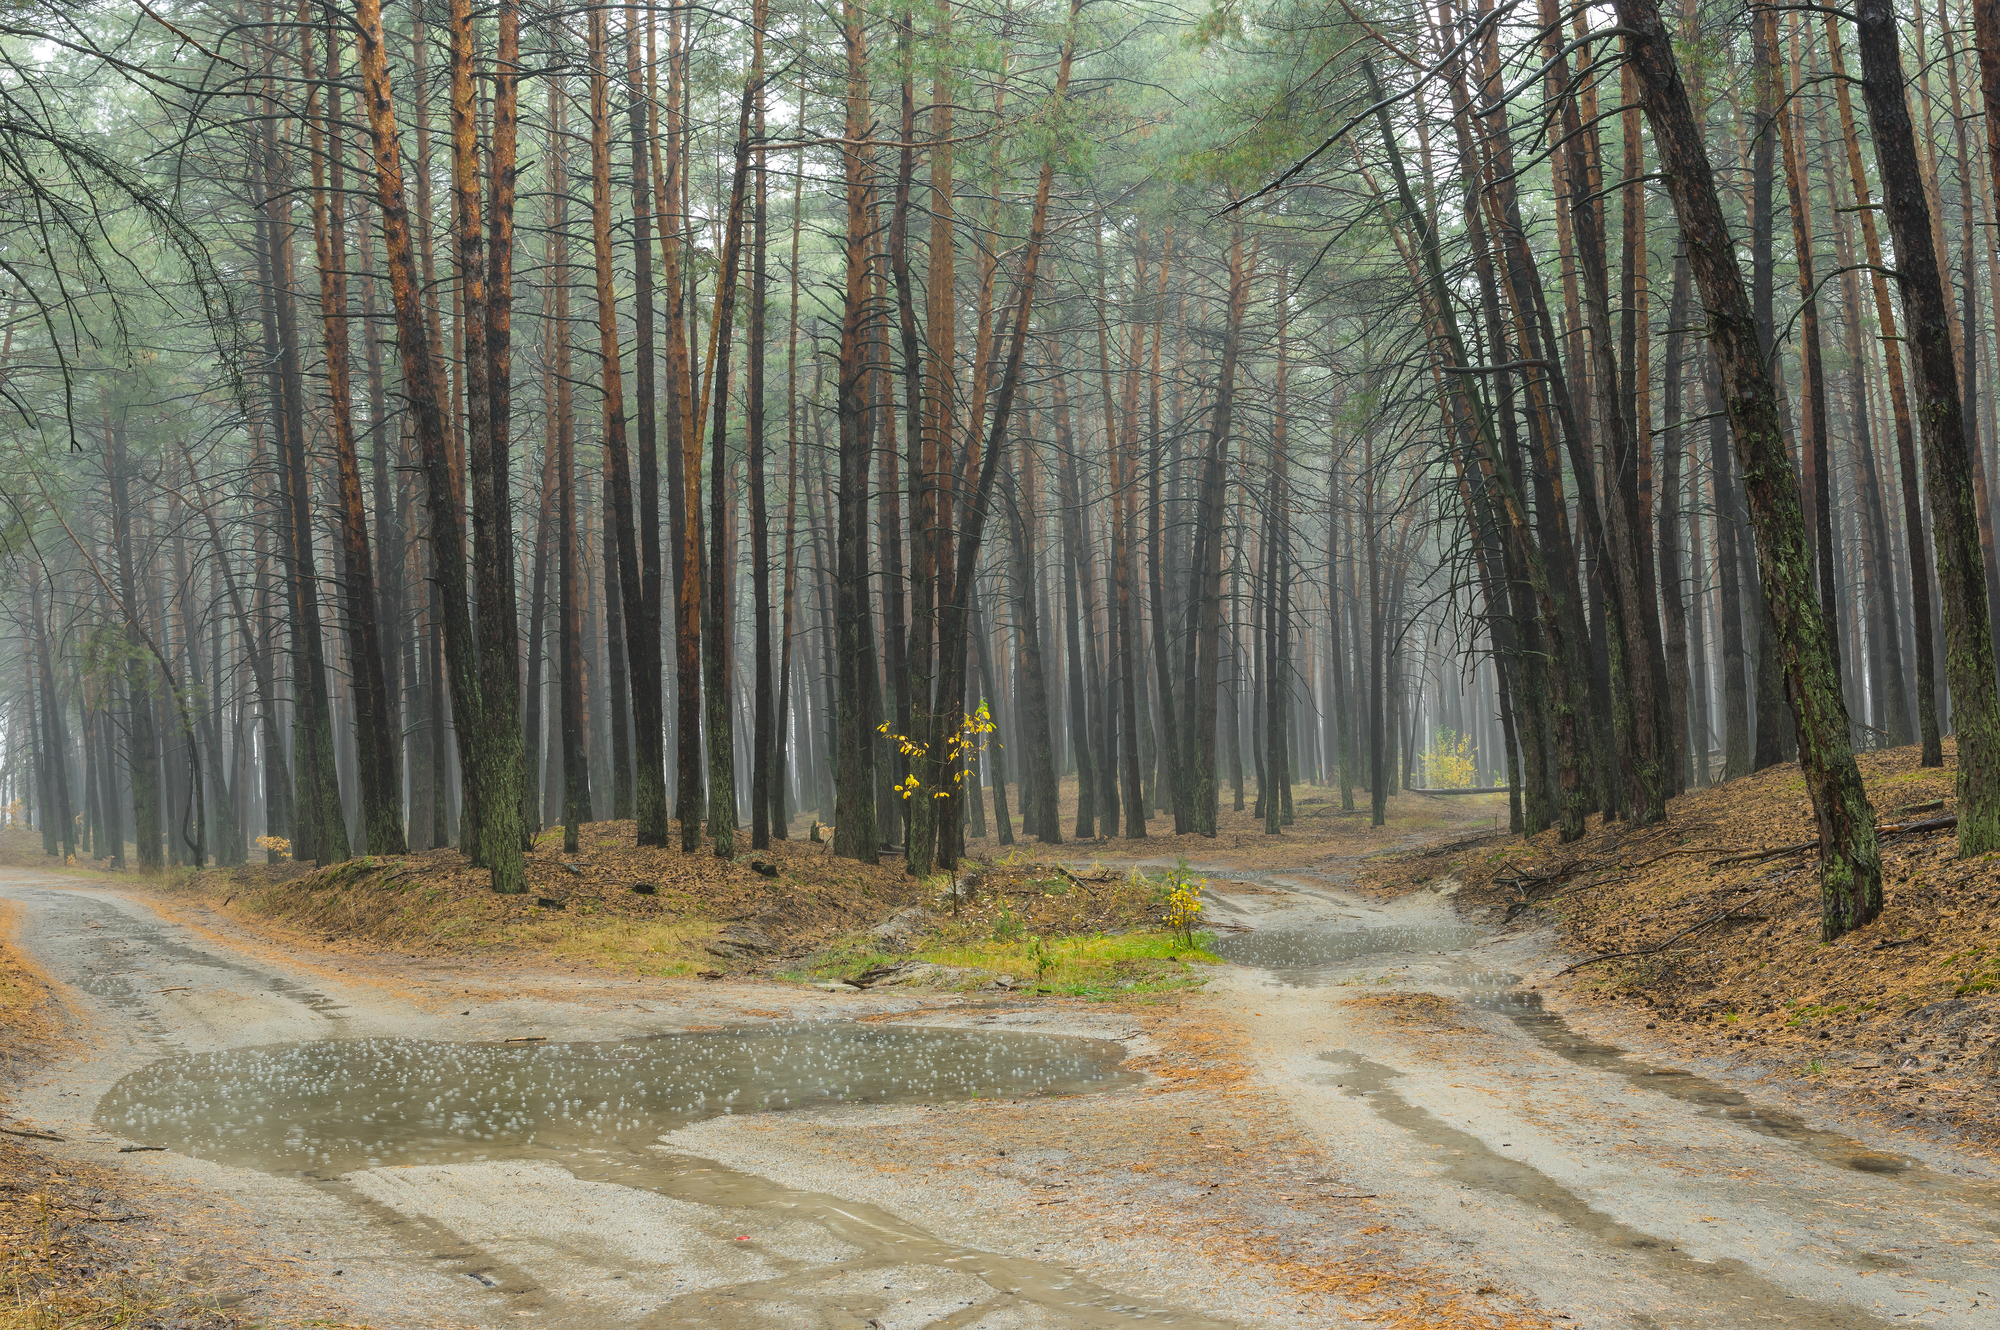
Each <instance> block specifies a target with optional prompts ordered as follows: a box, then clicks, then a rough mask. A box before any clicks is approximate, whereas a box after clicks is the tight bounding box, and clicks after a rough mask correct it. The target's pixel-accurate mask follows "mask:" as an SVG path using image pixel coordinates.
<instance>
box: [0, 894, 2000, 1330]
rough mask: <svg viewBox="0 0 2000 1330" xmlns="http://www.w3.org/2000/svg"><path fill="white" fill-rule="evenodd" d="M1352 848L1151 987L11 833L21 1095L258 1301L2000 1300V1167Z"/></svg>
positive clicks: (1956, 1308) (1024, 1310)
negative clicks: (219, 874)
mask: <svg viewBox="0 0 2000 1330" xmlns="http://www.w3.org/2000/svg"><path fill="white" fill-rule="evenodd" d="M1351 867H1352V864H1351V862H1348V861H1341V860H1331V861H1326V862H1323V863H1320V864H1318V865H1316V866H1314V867H1312V868H1310V869H1291V870H1287V871H1283V872H1274V873H1269V874H1260V873H1257V872H1255V871H1251V870H1246V869H1242V868H1234V867H1233V868H1230V869H1228V870H1226V872H1227V877H1228V880H1224V879H1223V877H1222V876H1221V875H1217V876H1214V877H1212V878H1211V882H1210V887H1209V892H1208V899H1209V903H1210V917H1211V919H1213V920H1215V921H1217V922H1218V923H1220V924H1223V925H1225V927H1224V928H1223V929H1222V932H1223V934H1224V940H1223V942H1222V943H1221V944H1220V949H1221V950H1223V951H1224V952H1226V953H1227V954H1228V955H1229V956H1230V958H1231V959H1232V960H1234V961H1236V962H1237V964H1235V965H1233V966H1230V967H1228V968H1226V969H1224V970H1223V971H1221V973H1220V975H1219V977H1218V978H1216V979H1215V980H1213V981H1212V982H1210V983H1209V984H1208V986H1207V989H1206V991H1205V992H1204V993H1202V994H1201V995H1199V996H1196V997H1192V998H1189V999H1187V1000H1186V1001H1184V1002H1182V1003H1180V1004H1179V1005H1177V1006H1165V1005H1163V1006H1158V1007H1140V1006H1128V1007H1120V1006H1116V1005H1111V1004H1090V1003H1082V1002H1075V1001H1067V1000H1053V999H1023V998H1017V997H1012V996H1007V995H997V996H988V995H979V994H974V995H964V996H961V995H941V994H925V993H918V992H908V991H898V992H893V993H880V992H869V993H851V994H829V993H823V992H818V991H814V990H809V989H803V988H800V987H798V986H794V985H781V984H771V983H761V984H751V983H742V984H732V983H709V984H703V983H695V982H684V981H666V980H659V979H646V980H630V979H627V980H612V979H607V978H605V977H603V976H601V975H595V974H591V973H587V972H583V971H576V972H569V971H563V970H557V969H547V968H542V969H527V968H516V967H508V966H504V965H495V964H491V963H488V962H485V961H480V960H467V959H454V960H437V959H423V960H418V959H413V958H408V957H400V956H392V955H377V956H362V955H348V954H342V955H338V956H335V955H331V954H326V953H320V952H316V951H312V950H310V949H306V948H303V947H300V946H296V945H291V944H287V943H285V942H284V941H282V940H279V939H275V938H273V937H267V936H257V935H252V934H250V933H248V932H246V931H244V930H243V929H242V928H241V927H240V926H238V925H237V924H235V923H233V922H231V921H228V920H226V919H223V918H221V917H219V916H216V915H213V914H211V913H208V912H207V911H205V910H203V909H201V908H198V907H190V906H185V905H173V904H163V903H161V902H159V901H158V900H156V899H154V898H152V897H149V896H148V895H146V894H145V893H143V892H140V891H136V890H128V889H123V888H119V887H113V886H97V885H92V884H89V883H86V882H82V881H79V880H78V879H75V878H71V877H57V876H50V875H37V874H35V873H32V872H27V871H22V870H0V896H4V897H6V898H7V899H10V900H12V901H14V902H17V903H18V905H19V907H20V908H19V909H18V911H17V918H18V936H17V939H16V941H17V943H18V945H20V946H21V947H22V948H23V949H24V950H26V951H27V952H28V953H29V954H30V955H32V956H33V957H34V958H35V960H36V961H37V962H38V963H39V964H40V965H41V966H42V967H43V968H44V969H45V971H46V972H47V973H48V974H49V975H50V976H52V977H53V978H54V979H55V980H56V981H57V982H58V984H59V986H60V987H61V988H62V989H63V991H64V995H65V997H66V999H67V1000H68V1005H69V1008H70V1011H71V1022H72V1033H73V1034H75V1035H77V1036H79V1039H78V1041H77V1044H76V1046H75V1048H74V1051H73V1052H71V1053H69V1054H67V1055H65V1056H63V1057H61V1058H60V1059H58V1060H56V1061H55V1062H52V1063H50V1064H49V1065H47V1066H45V1067H44V1068H43V1069H41V1070H40V1071H38V1072H36V1073H35V1074H34V1075H32V1076H31V1077H30V1079H29V1081H28V1083H27V1084H25V1085H24V1086H23V1087H22V1088H21V1089H20V1091H19V1092H18V1093H17V1094H16V1096H15V1097H14V1100H13V1102H12V1103H11V1104H10V1105H9V1106H8V1116H9V1119H10V1125H15V1126H22V1127H30V1128H33V1129H36V1130H42V1131H46V1132H49V1133H52V1134H56V1135H61V1136H64V1137H66V1138H67V1140H66V1141H64V1142H62V1143H59V1144H50V1145H48V1146H47V1147H46V1149H47V1150H49V1151H50V1152H52V1154H53V1155H55V1156H56V1157H57V1158H58V1159H62V1158H73V1159H75V1160H76V1161H77V1162H78V1163H79V1164H85V1163H87V1164H89V1165H91V1166H95V1167H110V1168H115V1169H116V1170H118V1172H119V1175H120V1176H121V1177H123V1178H125V1179H127V1180H129V1182H130V1184H131V1187H132V1189H134V1191H135V1192H136V1193H138V1194H142V1195H145V1196H147V1197H148V1198H149V1208H151V1209H153V1210H156V1211H162V1212H171V1213H173V1214H175V1215H176V1216H178V1218H179V1220H180V1227H179V1228H178V1229H177V1230H173V1231H164V1232H163V1233H162V1235H161V1238H160V1250H161V1256H162V1259H163V1260H165V1261H168V1262H171V1261H172V1260H174V1259H175V1258H176V1253H177V1252H178V1251H180V1250H182V1249H186V1250H188V1251H190V1252H191V1251H192V1250H193V1248H194V1246H196V1245H197V1238H198V1237H201V1236H202V1235H203V1230H204V1228H208V1229H215V1228H219V1227H223V1226H228V1227H231V1228H232V1230H233V1233H234V1236H233V1239H232V1240H233V1241H234V1242H235V1244H236V1246H235V1250H236V1251H237V1252H238V1254H239V1256H240V1258H241V1260H240V1263H239V1264H238V1265H236V1266H233V1267H231V1270H232V1272H233V1273H231V1274H230V1276H229V1279H228V1280H225V1281H224V1282H232V1281H233V1284H232V1287H230V1288H226V1289H224V1288H218V1290H217V1292H218V1295H219V1298H218V1300H224V1299H225V1298H226V1300H229V1301H231V1302H232V1303H233V1307H232V1314H234V1315H237V1316H239V1317H240V1318H243V1319H247V1320H251V1321H252V1322H253V1323H254V1320H255V1318H258V1317H264V1316H269V1317H272V1318H273V1320H274V1322H275V1323H279V1324H283V1323H285V1322H286V1321H287V1320H294V1321H296V1320H297V1319H298V1318H303V1317H309V1316H315V1315H316V1316H324V1317H334V1318H342V1319H348V1320H352V1321H357V1322H366V1323H368V1324H372V1325H377V1326H384V1327H386V1326H402V1325H426V1326H427V1325H480V1326H497V1325H522V1324H528V1325H546V1326H551V1327H584V1326H590V1327H623V1326H631V1327H654V1326H719V1327H731V1328H734V1327H746V1328H747V1327H767V1326H768V1327H778V1326H827V1327H848V1326H852V1327H866V1326H870V1325H874V1326H880V1327H920V1326H939V1327H944V1326H967V1327H971V1326H980V1327H993V1328H994V1330H1000V1328H1001V1327H1042V1326H1047V1327H1098V1326H1126V1325H1172V1326H1202V1327H1206V1326H1276V1325H1285V1326H1299V1325H1326V1324H1343V1323H1346V1322H1347V1321H1348V1320H1349V1319H1350V1318H1352V1319H1357V1320H1364V1321H1369V1322H1372V1323H1374V1324H1381V1325H1412V1326H1414V1325H1438V1326H1481V1325H1485V1326H1494V1327H1506V1326H1533V1325H1555V1324H1565V1325H1594V1326H1646V1327H1718V1328H1720V1327H1743V1326H1760V1325H1770V1326H1788V1327H1789V1326H1815V1327H1870V1326H1876V1325H1889V1324H1892V1323H1896V1322H1899V1321H1900V1322H1905V1323H1907V1322H1909V1321H1912V1320H1916V1319H1917V1318H1922V1323H1924V1324H1928V1325H1938V1326H1965V1327H1973V1326H1981V1327H1983V1326H1990V1325H1993V1324H1995V1323H2000V1311H1995V1310H1994V1304H1995V1301H1996V1298H1995V1295H1996V1294H2000V1288H1996V1287H1995V1285H1996V1282H2000V1280H1997V1279H1996V1276H2000V1271H1996V1270H1995V1268H1994V1264H1995V1261H1994V1255H1993V1253H1994V1252H1995V1251H1996V1243H1995V1239H1996V1237H2000V1185H1996V1183H1995V1181H1994V1178H1995V1170H1994V1169H1993V1168H1992V1167H1991V1165H1990V1164H1989V1163H1987V1162H1986V1161H1984V1160H1982V1159H1980V1158H1977V1157H1975V1156H1973V1155H1971V1154H1969V1153H1966V1152H1961V1151H1956V1150H1954V1149H1952V1148H1951V1147H1949V1146H1947V1145H1944V1144H1941V1143H1937V1142H1931V1141H1926V1140H1924V1139H1921V1138H1918V1137H1915V1136H1899V1137H1894V1138H1890V1137H1886V1136H1884V1135H1882V1134H1881V1132H1880V1131H1879V1129H1876V1128H1874V1127H1872V1126H1868V1125H1866V1124H1863V1123H1861V1122H1859V1121H1846V1120H1838V1119H1826V1118H1812V1119H1811V1120H1808V1119H1807V1118H1806V1117H1803V1116H1793V1115H1789V1114H1788V1113H1787V1112H1785V1111H1784V1110H1785V1108H1786V1107H1787V1106H1786V1105H1784V1104H1783V1103H1781V1102H1778V1101H1777V1099H1775V1098H1774V1097H1773V1096H1772V1095H1770V1094H1769V1093H1766V1092H1764V1091H1762V1090H1760V1089H1759V1088H1757V1087H1748V1088H1746V1087H1744V1086H1741V1085H1736V1084H1726V1083H1722V1082H1720V1081H1718V1080H1705V1079H1703V1078H1702V1077H1700V1076H1697V1075H1694V1074H1691V1073H1689V1072H1686V1071H1683V1070H1680V1069H1676V1068H1670V1067H1664V1066H1656V1065H1652V1064H1649V1063H1648V1062H1647V1061H1646V1059H1645V1057H1644V1056H1643V1055H1642V1054H1641V1053H1640V1052H1628V1051H1624V1050H1621V1049H1619V1048H1617V1047H1615V1046H1613V1045H1612V1044H1610V1043H1608V1042H1604V1041H1601V1040H1598V1039H1593V1038H1592V1037H1590V1035H1589V1033H1588V1030H1587V1029H1581V1028H1579V1029H1572V1028H1571V1026H1570V1024H1569V1023H1568V1019H1574V1020H1576V1021H1577V1023H1578V1026H1579V1027H1584V1026H1587V1024H1588V1022H1587V1021H1586V1020H1585V1019H1584V1018H1582V1017H1581V1016H1579V1015H1577V1014H1575V1013H1563V1012H1558V1011H1554V1010H1545V1009H1544V1008H1543V1007H1542V1006H1541V1004H1540V1001H1539V997H1540V994H1539V993H1537V992H1536V991H1535V990H1536V987H1537V983H1538V976H1541V975H1545V974H1548V973H1550V972H1552V971H1553V970H1554V969H1556V968H1559V967H1560V964H1561V961H1560V960H1559V959H1558V958H1556V957H1555V955H1554V954H1553V953H1552V952H1551V951H1550V949H1549V948H1550V943H1549V939H1548V938H1547V937H1545V936H1542V935H1537V934H1532V933H1520V932H1501V931H1499V930H1498V929H1497V928H1496V927H1495V926H1493V925H1490V924H1487V923H1484V922H1481V921H1477V920H1468V919H1466V918H1463V917H1461V916H1460V914H1459V912H1457V911H1456V910H1455V909H1454V906H1453V901H1452V899H1451V897H1450V895H1449V891H1448V889H1447V891H1446V892H1424V893H1419V894H1417V895H1414V896H1410V897H1406V898H1404V899H1402V900H1400V901H1396V902H1393V903H1390V904H1379V903H1372V902H1369V901H1366V900H1364V899H1363V898H1362V897H1360V896H1359V895H1357V894H1353V893H1349V892H1347V891H1345V890H1343V888H1342V882H1343V879H1344V876H1345V874H1346V873H1347V872H1348V871H1349V870H1350V869H1351ZM1228 925H1233V927H1229V926H1228ZM1566 1018H1568V1019H1566ZM509 1041H514V1042H509ZM704 1069H706V1070H704ZM468 1087H473V1088H472V1089H468ZM975 1096H976V1097H975ZM763 1110H782V1111H763ZM260 1117H261V1118H262V1119H263V1120H262V1121H258V1120H257V1119H259V1118H260ZM131 1145H153V1146H158V1145H165V1146H169V1147H171V1148H168V1149H164V1150H149V1151H144V1152H135V1153H120V1152H119V1151H120V1148H121V1147H125V1146H131ZM176 1233H178V1234H179V1236H176ZM207 1236H208V1237H209V1238H211V1239H212V1238H213V1236H214V1235H213V1233H212V1232H211V1233H208V1234H207ZM177 1244H178V1245H177ZM190 1259H192V1258H190Z"/></svg>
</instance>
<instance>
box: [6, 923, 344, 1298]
mask: <svg viewBox="0 0 2000 1330" xmlns="http://www.w3.org/2000/svg"><path fill="white" fill-rule="evenodd" d="M21 910H22V907H21V906H20V905H18V904H16V903H14V902H11V901H0V1114H4V1115H5V1116H6V1117H7V1118H9V1119H12V1118H13V1116H14V1115H13V1113H12V1112H11V1111H9V1109H10V1107H11V1106H9V1105H8V1104H7V1100H9V1099H11V1098H13V1097H14V1095H15V1093H16V1092H18V1091H19V1090H20V1089H21V1088H22V1086H23V1084H24V1083H26V1082H27V1081H28V1080H29V1079H30V1078H32V1077H35V1076H36V1075H38V1074H45V1073H46V1072H47V1070H48V1068H49V1067H50V1066H51V1065H53V1064H57V1063H59V1062H61V1061H63V1060H70V1059H74V1058H76V1057H77V1056H78V1054H79V1053H80V1052H81V1051H82V1047H83V1041H82V1040H81V1039H79V1038H78V1037H77V1036H78V1034H79V1033H80V1032H79V1030H78V1029H77V1028H76V1023H75V1021H74V1020H73V1018H72V1014H71V1013H70V1012H69V1011H68V1010H67V1009H66V1006H65V1004H64V1002H63V1001H62V998H61V995H60V993H59V991H58V990H57V988H56V987H55V986H54V985H52V984H51V983H50V981H49V979H48V977H47V976H46V975H45V974H44V973H43V971H42V969H41V967H40V966H38V965H36V964H35V963H34V962H33V961H32V960H30V959H29V958H28V957H27V956H25V955H24V954H23V953H22V951H21V950H20V949H19V948H18V947H16V946H14V945H13V944H12V942H11V941H10V940H9V939H10V938H11V936H12V934H13V933H14V932H15V930H16V927H17V925H18V922H19V921H18V916H19V914H20V913H21ZM51 1146H61V1147H62V1150H61V1151H60V1152H58V1151H55V1150H52V1149H51ZM116 1162H117V1160H116V1156H113V1158H112V1159H110V1160H93V1159H90V1158H87V1157H79V1155H78V1154H77V1153H76V1151H75V1147H74V1144H73V1139H72V1138H71V1137H69V1136H65V1135H63V1134H61V1133H58V1132H53V1131H47V1130H43V1129H41V1127H40V1126H39V1125H37V1126H27V1125H15V1124H13V1123H11V1122H7V1123H0V1330H125V1328H127V1327H129V1328H130V1330H142V1328H144V1330H229V1328H230V1327H235V1326H238V1325H241V1324H243V1322H242V1320H241V1319H240V1317H239V1315H238V1313H237V1311H236V1309H237V1308H239V1307H241V1306H242V1305H243V1304H244V1303H246V1302H248V1301H249V1300H250V1299H251V1298H252V1297H259V1299H260V1310H262V1311H263V1312H264V1313H265V1315H264V1317H263V1318H262V1319H263V1321H264V1323H265V1325H266V1326H273V1327H274V1326H277V1325H282V1324H291V1325H301V1324H306V1323H310V1324H311V1325H314V1326H318V1327H339V1326H340V1325H342V1324H343V1323H342V1322H340V1321H338V1320H330V1319H327V1317H326V1316H325V1308H324V1307H323V1305H320V1304H319V1300H318V1299H316V1298H314V1297H313V1296H311V1295H310V1294H309V1293H304V1292H302V1291H300V1290H295V1289H289V1288H285V1287H282V1286H283V1285H284V1284H285V1283H286V1280H285V1277H284V1274H283V1272H282V1271H271V1270H267V1269H263V1268H260V1267H259V1266H258V1265H257V1264H256V1263H255V1262H256V1258H257V1255H258V1253H256V1252H254V1251H252V1250H249V1249H248V1248H247V1247H246V1241H245V1236H244V1232H243V1230H245V1229H249V1228H252V1227H254V1221H250V1220H246V1219H245V1218H244V1216H243V1214H242V1212H241V1210H240V1209H238V1208H236V1207H231V1206H228V1205H227V1204H226V1203H222V1204H221V1205H220V1207H218V1200H217V1198H216V1197H214V1196H209V1195H196V1194H194V1193H193V1192H191V1191H190V1189H188V1188H185V1187H176V1186H173V1185H170V1184H161V1183H158V1182H156V1181H153V1180H150V1179H148V1178H145V1177H143V1176H138V1175H135V1174H134V1173H133V1172H132V1171H130V1170H128V1169H120V1168H118V1167H117V1166H116ZM218 1208H221V1209H222V1210H223V1211H225V1212H230V1211H233V1212H234V1213H231V1214H229V1216H228V1218H227V1219H222V1216H220V1215H218V1213H217V1211H218ZM218 1219H222V1222H220V1223H218V1222H217V1221H218ZM251 1285H257V1286H258V1287H256V1288H254V1290H252V1291H251V1292H246V1291H245V1290H246V1288H248V1286H251ZM274 1286H275V1287H274ZM273 1315H276V1316H278V1317H280V1318H281V1319H278V1320H273V1319H271V1318H272V1316H273Z"/></svg>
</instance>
